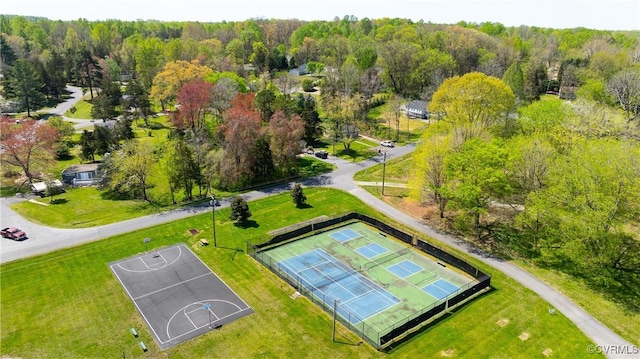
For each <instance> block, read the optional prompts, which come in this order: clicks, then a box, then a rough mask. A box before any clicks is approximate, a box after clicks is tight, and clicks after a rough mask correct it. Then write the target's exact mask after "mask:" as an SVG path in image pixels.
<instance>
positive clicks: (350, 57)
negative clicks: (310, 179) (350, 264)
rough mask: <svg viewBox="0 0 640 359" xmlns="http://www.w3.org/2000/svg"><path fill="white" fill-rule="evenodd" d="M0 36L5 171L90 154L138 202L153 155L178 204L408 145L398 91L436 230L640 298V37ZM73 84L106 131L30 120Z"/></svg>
mask: <svg viewBox="0 0 640 359" xmlns="http://www.w3.org/2000/svg"><path fill="white" fill-rule="evenodd" d="M0 33H1V36H0V45H1V48H0V60H1V63H0V68H1V71H2V75H3V77H2V93H1V94H2V108H3V112H15V113H19V114H21V115H20V116H21V117H19V119H18V117H15V116H12V117H9V116H5V117H4V118H3V119H2V128H1V130H2V145H3V149H2V163H3V174H2V175H3V177H4V178H6V177H12V176H22V177H23V178H25V180H26V181H31V180H34V179H41V178H42V177H43V176H46V174H47V171H48V170H47V168H48V166H50V163H51V161H54V160H56V159H57V158H63V157H65V156H69V155H71V154H72V153H73V151H75V150H76V149H79V150H78V151H79V157H80V158H81V159H82V160H83V161H94V160H97V159H104V162H105V168H106V170H105V172H106V176H105V180H104V181H103V182H104V183H103V184H102V185H103V186H104V187H105V188H107V189H109V190H110V191H113V192H114V193H117V194H119V195H123V196H125V197H131V198H139V199H142V200H147V201H148V200H150V199H149V197H148V195H147V189H148V187H149V185H150V184H149V183H148V180H149V176H150V171H151V170H150V169H151V167H153V166H154V165H159V166H161V167H162V169H163V171H164V173H165V175H166V177H167V180H168V182H169V186H170V192H171V200H172V201H173V202H176V198H175V196H177V195H179V194H180V195H182V196H184V197H185V198H186V199H188V200H191V199H193V196H196V197H202V196H206V195H207V193H209V191H211V190H212V188H224V189H238V188H244V187H246V186H249V185H252V184H256V183H262V182H268V181H273V180H278V179H282V178H289V177H290V176H295V175H296V174H297V171H298V168H297V163H296V155H297V154H299V153H300V152H301V144H300V143H301V141H304V142H303V143H304V144H305V146H316V145H320V146H322V144H325V145H326V144H327V143H330V144H336V143H337V144H340V145H341V146H342V148H343V150H344V151H345V152H346V153H349V151H350V146H351V144H352V143H353V142H354V141H355V140H356V139H357V138H358V136H359V135H360V134H369V135H371V136H372V137H377V135H380V134H381V133H386V130H385V129H384V126H385V125H384V124H385V123H387V124H388V126H387V127H388V129H389V133H390V134H391V135H390V137H391V138H389V139H391V140H394V141H403V135H404V133H403V132H401V131H400V126H399V118H400V117H401V116H402V108H403V105H404V104H406V103H407V102H408V101H410V100H416V99H417V100H423V101H426V102H428V111H429V112H430V114H431V117H430V119H429V127H428V129H427V130H426V131H424V133H422V134H420V135H421V137H420V140H419V142H418V145H417V149H416V151H415V153H414V155H413V158H412V166H411V167H412V171H411V179H410V184H411V188H412V189H413V190H412V196H413V198H414V199H415V200H416V201H417V202H420V203H422V204H423V205H424V206H434V208H437V210H436V212H437V214H436V215H435V217H437V218H440V219H442V220H443V221H445V222H446V223H447V226H448V229H449V230H452V231H457V232H458V233H460V234H462V235H464V236H467V237H468V238H471V239H472V240H474V241H477V242H478V243H479V244H481V245H485V246H487V247H488V248H492V249H493V250H495V251H498V252H500V253H502V254H503V255H507V256H517V257H522V258H526V259H527V260H531V261H534V262H535V263H536V264H538V265H541V266H546V267H549V268H555V269H558V270H560V271H563V272H566V273H569V274H571V275H573V276H576V277H580V278H582V279H584V280H586V281H587V282H588V283H590V284H591V285H592V286H593V287H594V288H597V289H600V290H603V291H605V292H607V293H609V294H610V296H611V297H613V299H615V300H616V301H618V302H620V303H622V304H623V305H625V306H627V308H628V309H629V310H631V311H634V312H638V311H640V300H639V299H638V298H640V144H639V142H638V141H639V140H640V125H639V121H640V119H639V118H638V116H639V115H640V31H632V32H629V31H603V30H595V29H586V28H575V29H550V28H538V27H530V26H520V27H505V26H503V25H502V24H500V23H492V22H486V23H480V24H476V23H465V22H461V23H457V24H434V23H427V22H412V21H410V20H405V19H397V18H396V19H389V18H384V19H368V18H364V19H358V18H356V17H355V16H344V17H343V18H339V17H336V18H335V19H334V21H311V22H309V21H299V20H275V19H270V20H267V19H250V20H246V21H242V22H221V23H198V22H158V21H135V22H127V21H119V20H106V21H99V22H89V21H86V20H83V19H79V20H77V21H55V20H49V19H45V18H29V17H22V16H8V15H2V16H0ZM294 69H295V70H296V71H297V73H300V72H301V71H302V72H304V73H308V74H310V75H311V76H308V77H304V80H301V77H299V76H296V75H293V72H292V71H291V70H294ZM68 84H71V85H75V86H79V87H81V88H83V89H84V90H85V91H86V93H87V94H89V96H90V98H91V100H90V101H91V103H92V105H93V107H92V110H91V115H92V118H93V119H95V120H101V121H104V122H111V123H113V125H111V126H96V127H95V129H94V130H92V131H88V130H85V131H83V133H82V134H80V135H79V136H76V137H75V138H74V136H73V132H74V131H73V129H72V128H71V129H69V125H68V124H66V122H65V121H61V120H60V119H55V118H50V119H49V120H47V121H46V122H43V121H37V120H38V119H40V115H39V113H38V110H40V109H42V108H45V107H50V106H51V105H52V104H55V103H56V102H59V101H61V100H62V99H63V98H64V96H65V95H66V91H65V87H66V86H67V85H68ZM302 89H304V90H307V91H306V92H305V91H304V90H302ZM301 90H302V91H301ZM374 108H375V109H378V111H379V112H380V111H381V112H382V115H381V117H382V118H383V119H384V120H383V121H379V118H375V117H374V116H371V113H372V110H373V109H374ZM11 109H13V110H11ZM158 113H162V114H166V115H167V116H168V119H169V120H168V126H170V134H169V135H168V136H167V142H166V144H165V145H164V146H162V147H161V148H152V147H150V146H148V145H145V142H143V141H142V139H141V138H137V137H136V136H135V135H134V133H133V131H132V129H131V126H132V124H133V123H134V122H136V123H137V122H138V121H142V122H143V123H144V124H145V125H146V126H151V125H153V124H152V123H151V122H149V121H150V119H152V118H154V116H157V114H158ZM25 118H28V119H27V120H23V119H25ZM17 119H18V120H17ZM17 122H19V123H17ZM143 126H144V125H143ZM391 129H393V130H394V131H391ZM27 138H29V139H31V140H30V141H26V140H25V139H27ZM106 153H109V156H105V154H106Z"/></svg>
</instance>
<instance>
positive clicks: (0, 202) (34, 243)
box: [0, 145, 640, 359]
mask: <svg viewBox="0 0 640 359" xmlns="http://www.w3.org/2000/svg"><path fill="white" fill-rule="evenodd" d="M414 148H415V145H409V146H403V147H396V148H393V149H384V150H385V151H387V159H390V158H394V157H399V156H402V155H405V154H408V153H410V152H411V151H413V149H414ZM381 161H382V158H381V156H377V157H376V158H373V159H370V160H367V161H364V162H358V163H354V162H349V161H346V160H343V159H339V158H335V157H331V156H330V157H329V158H328V159H327V162H331V163H333V164H334V165H336V167H337V169H336V170H335V171H333V172H331V173H329V174H325V175H321V176H318V177H315V178H311V179H308V180H305V181H304V182H303V184H304V185H305V186H327V187H333V188H338V189H341V190H344V191H347V192H349V193H351V194H353V195H355V196H357V197H359V198H360V199H361V200H362V201H364V202H365V203H367V204H368V205H370V206H371V207H373V208H375V209H377V210H378V211H380V212H382V213H384V214H386V215H387V216H389V217H391V218H394V219H395V220H397V221H399V222H402V223H404V224H406V225H408V226H410V227H411V228H413V229H415V230H416V231H417V232H421V233H424V234H425V235H428V236H430V237H432V238H434V239H436V240H438V241H440V242H443V243H446V244H447V245H450V246H452V247H454V248H456V249H458V250H461V251H463V252H465V253H467V254H469V255H470V256H472V257H474V258H476V259H478V260H480V261H482V262H484V263H486V264H488V265H490V266H491V267H493V268H495V269H496V270H499V271H501V272H503V273H505V274H506V275H507V276H509V277H511V278H513V279H514V280H516V281H518V282H519V283H521V284H522V285H524V286H525V287H527V288H529V289H531V290H532V291H534V292H535V293H537V294H538V295H540V296H541V297H542V298H544V299H545V300H547V301H548V302H549V303H550V305H551V306H552V307H554V308H555V309H556V310H557V311H559V312H561V313H562V314H563V315H565V316H566V317H567V318H569V319H570V320H571V321H572V322H573V323H575V325H576V326H577V327H578V328H580V329H581V330H582V331H583V332H584V333H585V334H586V335H587V336H588V337H589V338H591V340H593V341H594V343H595V344H596V345H599V346H600V348H626V350H632V349H633V348H636V347H634V346H633V345H632V344H631V343H629V342H628V341H626V340H624V339H623V338H622V337H620V336H619V335H617V334H616V333H614V332H613V331H612V330H610V329H609V328H607V327H606V326H604V325H603V324H602V323H600V322H599V321H597V320H596V319H595V318H593V317H592V316H591V315H589V314H588V313H587V312H585V311H584V310H583V309H582V308H580V307H579V306H578V305H576V304H575V303H573V302H572V301H571V300H570V299H569V298H567V297H565V296H564V295H563V294H561V293H560V292H558V291H557V290H555V289H554V288H553V287H551V286H549V285H547V284H546V283H544V282H543V281H541V280H540V279H538V278H536V277H534V276H533V275H532V274H531V273H529V272H527V271H526V270H524V269H522V268H520V267H518V266H516V265H514V264H512V263H510V262H507V261H504V260H501V259H500V258H496V257H493V256H491V255H488V254H487V253H484V252H482V251H480V250H478V249H477V248H475V247H473V246H471V245H469V244H468V243H466V242H464V241H461V240H459V239H457V238H455V237H453V236H450V235H447V234H445V233H441V232H437V231H435V230H434V229H432V228H431V227H429V226H427V225H425V224H423V223H421V222H419V221H417V220H416V219H414V218H413V217H411V216H409V215H407V214H406V213H404V212H402V211H400V210H398V209H396V208H394V207H392V206H390V205H388V204H387V203H385V202H384V201H382V200H380V199H379V198H377V197H375V196H373V195H372V194H370V193H369V192H367V191H366V190H364V189H362V188H361V187H359V186H358V185H357V184H356V183H355V182H354V181H353V174H354V173H356V172H357V171H359V170H361V169H364V168H367V167H370V166H373V165H375V164H377V163H380V162H381ZM291 185H292V184H282V185H279V186H275V187H271V188H268V189H263V190H259V191H252V192H249V193H246V194H244V195H243V198H245V199H246V200H247V201H252V200H256V199H259V198H263V197H267V196H270V195H273V194H277V193H281V192H283V191H287V190H289V189H290V188H291ZM19 200H25V199H23V198H18V197H13V198H3V199H0V211H1V216H0V225H1V226H2V227H3V228H4V227H6V226H10V225H11V226H17V227H20V228H22V229H24V230H25V231H26V232H27V234H28V235H29V239H28V240H26V241H23V242H14V241H11V240H6V239H3V240H2V241H1V242H0V243H1V244H2V245H1V246H0V263H6V262H9V261H13V260H16V259H20V258H25V257H30V256H34V255H38V254H43V253H47V252H50V251H53V250H56V249H59V248H65V247H72V246H76V245H78V244H81V243H86V242H90V241H96V240H100V239H103V238H106V237H109V236H113V235H116V234H121V233H126V232H129V231H132V230H134V229H140V228H145V227H150V226H154V225H157V224H160V223H165V222H168V221H173V220H177V219H181V218H185V217H188V216H193V215H195V214H199V213H203V212H208V211H210V209H211V207H209V206H208V205H206V204H203V205H200V206H192V207H187V208H183V209H179V210H174V211H168V212H164V213H159V214H155V215H150V216H145V217H140V218H135V219H131V220H128V221H123V222H119V223H114V224H110V225H105V226H99V227H93V228H86V229H56V228H49V227H45V226H41V225H38V224H35V223H33V222H30V221H27V220H26V219H24V218H22V217H21V216H19V215H18V214H16V213H15V212H14V211H13V210H11V208H10V207H9V205H10V204H11V203H13V202H15V201H19ZM221 205H222V206H223V207H225V206H228V205H229V199H223V200H222V201H221ZM558 335H560V334H558ZM636 349H637V348H636ZM585 354H588V352H587V348H585ZM585 357H587V355H585ZM608 357H609V358H616V359H617V358H634V359H638V358H640V355H638V354H632V355H616V354H610V355H608Z"/></svg>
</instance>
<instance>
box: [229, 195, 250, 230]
mask: <svg viewBox="0 0 640 359" xmlns="http://www.w3.org/2000/svg"><path fill="white" fill-rule="evenodd" d="M249 217H251V211H249V205H248V204H247V201H245V200H244V199H243V198H242V197H240V196H236V197H234V198H233V200H232V201H231V215H230V216H229V218H231V220H232V221H235V222H236V223H238V224H244V223H246V222H247V220H248V219H249Z"/></svg>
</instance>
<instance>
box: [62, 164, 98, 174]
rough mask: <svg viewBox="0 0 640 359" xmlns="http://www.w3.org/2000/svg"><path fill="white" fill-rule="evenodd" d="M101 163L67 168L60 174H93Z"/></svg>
mask: <svg viewBox="0 0 640 359" xmlns="http://www.w3.org/2000/svg"><path fill="white" fill-rule="evenodd" d="M100 165H101V163H86V164H79V165H73V166H69V167H67V168H66V169H65V170H64V171H62V173H64V174H72V173H79V172H94V171H95V170H97V169H98V168H99V167H100Z"/></svg>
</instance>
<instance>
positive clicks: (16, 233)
mask: <svg viewBox="0 0 640 359" xmlns="http://www.w3.org/2000/svg"><path fill="white" fill-rule="evenodd" d="M0 234H1V235H2V236H3V237H4V238H9V239H13V240H14V241H23V240H25V239H27V234H26V233H24V231H22V230H20V229H18V228H16V227H7V228H4V229H3V230H2V231H0Z"/></svg>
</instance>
